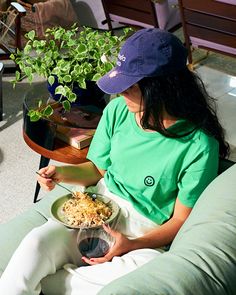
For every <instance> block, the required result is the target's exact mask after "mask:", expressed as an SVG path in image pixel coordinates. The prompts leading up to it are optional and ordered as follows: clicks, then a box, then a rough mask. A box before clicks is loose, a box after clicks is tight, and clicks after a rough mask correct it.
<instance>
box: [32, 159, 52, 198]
mask: <svg viewBox="0 0 236 295" xmlns="http://www.w3.org/2000/svg"><path fill="white" fill-rule="evenodd" d="M49 161H50V159H48V158H45V157H44V156H41V157H40V162H39V169H41V168H43V167H46V166H47V165H48V163H49ZM39 190H40V185H39V183H38V182H37V183H36V188H35V193H34V203H36V202H38V201H39V200H38V194H39Z"/></svg>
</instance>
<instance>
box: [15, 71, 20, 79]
mask: <svg viewBox="0 0 236 295" xmlns="http://www.w3.org/2000/svg"><path fill="white" fill-rule="evenodd" d="M16 80H17V81H19V80H20V72H19V71H16Z"/></svg>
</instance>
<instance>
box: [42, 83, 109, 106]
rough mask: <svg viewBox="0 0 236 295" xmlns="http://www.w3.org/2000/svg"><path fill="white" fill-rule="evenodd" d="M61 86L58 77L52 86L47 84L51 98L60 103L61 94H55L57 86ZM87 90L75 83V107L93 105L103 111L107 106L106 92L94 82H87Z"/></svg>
mask: <svg viewBox="0 0 236 295" xmlns="http://www.w3.org/2000/svg"><path fill="white" fill-rule="evenodd" d="M59 85H61V84H60V83H59V82H58V79H57V77H55V81H54V83H53V84H52V85H50V84H49V83H47V88H48V91H49V93H50V95H51V97H52V98H53V99H54V100H56V101H58V100H59V99H60V97H61V95H60V94H55V89H56V88H57V86H59ZM86 86H87V88H86V89H83V88H81V87H79V85H78V83H76V82H75V83H74V86H73V92H74V93H75V94H76V96H77V99H76V101H75V102H73V103H72V106H73V105H77V106H87V105H92V106H96V107H97V108H99V109H101V110H103V109H104V108H105V106H106V101H105V99H104V92H103V91H102V90H101V89H100V88H99V87H98V86H97V84H96V83H95V82H94V81H86ZM63 99H66V98H65V97H62V100H63Z"/></svg>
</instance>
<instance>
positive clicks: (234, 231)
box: [0, 162, 236, 295]
mask: <svg viewBox="0 0 236 295" xmlns="http://www.w3.org/2000/svg"><path fill="white" fill-rule="evenodd" d="M221 164H222V165H223V166H221V167H220V170H225V169H226V168H228V167H229V166H231V164H232V163H229V162H222V163H221ZM220 172H221V171H220ZM235 179H236V164H233V165H232V166H231V167H229V168H228V169H227V170H226V171H224V172H223V173H221V174H220V175H219V176H218V177H217V178H216V179H215V180H214V181H213V182H212V183H211V184H210V185H209V186H208V187H207V188H206V190H205V191H204V192H203V193H202V195H201V197H200V198H199V200H198V202H197V203H196V205H195V207H194V209H193V211H192V212H191V214H190V216H189V218H188V220H187V221H186V222H185V224H184V225H183V226H182V228H181V230H180V231H179V233H178V234H177V236H176V238H175V239H174V241H173V243H172V245H171V247H170V249H169V251H167V252H165V253H164V254H162V255H160V256H158V257H157V258H156V259H154V260H152V261H150V262H148V263H147V264H145V265H143V266H142V267H140V268H139V269H137V270H135V271H133V272H131V273H130V274H128V275H125V276H123V277H121V278H120V279H118V280H115V281H113V282H112V283H110V284H108V285H107V286H106V287H104V288H103V289H102V290H101V291H100V292H99V295H112V294H114V295H127V294H129V295H132V294H135V295H139V294H143V295H146V294H148V295H152V294H156V295H170V294H171V295H172V294H174V295H178V294H179V295H185V294H186V295H197V294H201V295H226V294H227V295H235V294H236V279H235V274H236V186H235ZM63 194H65V191H64V190H63V189H62V188H60V187H57V188H55V189H54V190H53V191H52V192H49V193H47V194H46V196H45V197H44V198H43V199H42V200H41V201H39V202H38V203H36V204H34V205H33V206H32V208H30V209H29V210H28V211H26V212H25V213H23V214H20V215H19V216H17V217H15V218H14V219H13V220H11V221H9V222H7V223H5V224H1V225H0V253H1V255H0V272H1V271H3V270H4V268H5V267H6V265H7V263H8V260H9V258H10V257H11V255H12V253H13V251H14V250H15V248H16V247H17V246H18V244H19V243H20V241H21V240H22V237H23V236H24V235H25V234H26V233H27V232H29V231H30V230H31V229H33V228H34V227H35V226H38V225H41V224H43V223H44V222H46V220H47V218H48V217H49V216H50V204H51V203H52V202H53V201H54V200H55V199H56V198H57V197H58V196H60V195H63Z"/></svg>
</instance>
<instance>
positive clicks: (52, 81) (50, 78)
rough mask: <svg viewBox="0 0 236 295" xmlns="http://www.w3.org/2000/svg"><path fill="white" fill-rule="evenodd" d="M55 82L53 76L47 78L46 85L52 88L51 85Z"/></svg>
mask: <svg viewBox="0 0 236 295" xmlns="http://www.w3.org/2000/svg"><path fill="white" fill-rule="evenodd" d="M54 82H55V77H54V76H49V77H48V83H49V84H50V85H51V86H52V84H54Z"/></svg>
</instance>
